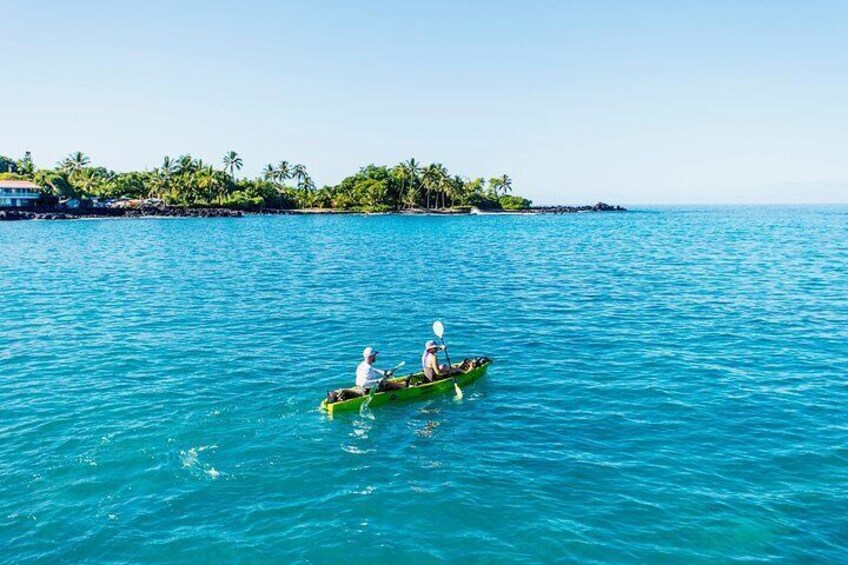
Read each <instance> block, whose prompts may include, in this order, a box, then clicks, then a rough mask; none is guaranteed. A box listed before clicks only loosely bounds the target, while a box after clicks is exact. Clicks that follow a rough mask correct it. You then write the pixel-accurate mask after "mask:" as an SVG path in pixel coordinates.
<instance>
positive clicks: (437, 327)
mask: <svg viewBox="0 0 848 565" xmlns="http://www.w3.org/2000/svg"><path fill="white" fill-rule="evenodd" d="M433 333H434V334H436V337H437V338H439V339H442V336H444V335H445V325H444V324H443V323H441V322H440V321H438V320H436V321H435V322H433Z"/></svg>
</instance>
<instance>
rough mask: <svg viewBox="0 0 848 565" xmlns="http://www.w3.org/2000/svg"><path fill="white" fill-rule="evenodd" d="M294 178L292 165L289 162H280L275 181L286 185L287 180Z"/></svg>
mask: <svg viewBox="0 0 848 565" xmlns="http://www.w3.org/2000/svg"><path fill="white" fill-rule="evenodd" d="M290 178H292V170H291V165H289V162H288V161H280V162H279V163H277V172H276V176H275V179H276V181H277V182H278V183H280V184H285V182H286V181H287V180H289V179H290Z"/></svg>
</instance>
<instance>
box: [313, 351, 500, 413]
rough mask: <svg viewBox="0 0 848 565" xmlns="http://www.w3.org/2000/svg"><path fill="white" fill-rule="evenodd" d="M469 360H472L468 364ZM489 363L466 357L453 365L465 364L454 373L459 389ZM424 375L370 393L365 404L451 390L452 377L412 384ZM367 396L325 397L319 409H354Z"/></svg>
mask: <svg viewBox="0 0 848 565" xmlns="http://www.w3.org/2000/svg"><path fill="white" fill-rule="evenodd" d="M469 361H471V362H472V363H471V364H470V365H469ZM474 361H477V362H474ZM491 364H492V361H491V359H487V358H481V359H479V360H473V359H466V360H465V361H463V363H458V364H455V365H453V368H454V369H459V368H460V367H461V366H463V365H465V366H466V367H467V369H466V370H464V372H461V373H457V374H456V382H457V384H458V385H459V386H460V388H464V387H466V386H467V385H470V384H471V383H473V382H474V381H477V380H479V379H481V378H483V377H484V376H485V375H486V370H487V369H488V368H489V365H491ZM423 376H424V374H423V373H415V374H413V375H409V376H408V377H412V378H411V382H412V383H413V384H412V385H411V386H409V387H407V388H401V389H397V390H387V391H385V392H375V393H374V394H373V395H371V396H370V398H371V401H370V402H369V403H368V408H373V407H375V406H382V405H384V404H392V403H395V402H402V401H405V400H414V399H417V398H427V397H430V396H434V395H437V394H444V393H453V392H454V386H453V378H451V377H448V378H445V379H440V380H438V381H435V382H432V383H421V384H415V382H416V380H421V379H422V378H423ZM408 377H407V376H404V377H395V378H393V379H389V381H391V382H395V383H403V382H404V381H405V380H406V379H407V378H408ZM368 398H369V395H367V394H366V395H365V396H358V397H356V398H351V399H348V400H339V401H336V402H329V399H328V398H325V399H324V400H323V401H322V402H321V406H320V408H321V410H324V411H326V412H327V413H328V414H329V415H330V416H332V415H333V414H334V413H335V412H351V411H357V410H359V409H360V408H361V407H362V404H363V403H364V402H365V401H366V400H367V399H368Z"/></svg>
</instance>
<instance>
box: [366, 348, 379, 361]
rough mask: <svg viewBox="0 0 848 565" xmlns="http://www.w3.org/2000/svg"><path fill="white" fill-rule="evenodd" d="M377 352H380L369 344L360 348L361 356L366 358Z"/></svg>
mask: <svg viewBox="0 0 848 565" xmlns="http://www.w3.org/2000/svg"><path fill="white" fill-rule="evenodd" d="M378 353H380V352H379V351H377V350H376V349H374V348H373V347H371V346H370V345H369V346H368V347H366V348H365V349H363V350H362V357H363V358H364V359H368V358H369V357H372V356H374V355H377V354H378Z"/></svg>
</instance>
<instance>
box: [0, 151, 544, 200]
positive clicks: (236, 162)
mask: <svg viewBox="0 0 848 565" xmlns="http://www.w3.org/2000/svg"><path fill="white" fill-rule="evenodd" d="M220 162H221V164H222V165H223V167H222V168H220V169H219V168H216V167H215V166H214V165H212V164H211V163H205V162H203V160H201V159H198V158H195V157H193V156H192V155H180V156H179V157H176V158H172V157H169V156H165V157H164V158H163V159H162V162H161V164H160V165H159V166H158V167H155V168H153V169H152V170H145V171H128V172H116V171H113V170H111V169H108V168H106V167H102V166H98V165H95V164H93V162H92V160H91V158H90V157H89V156H88V155H86V154H85V153H84V152H82V151H75V152H73V153H70V154H69V155H68V156H67V157H66V158H65V159H63V160H61V161H60V162H58V163H56V165H55V166H54V167H52V168H46V169H39V168H37V167H35V166H34V164H33V161H32V157H31V155H30V154H29V152H27V154H26V155H25V156H24V157H23V158H21V159H18V160H15V159H11V158H8V157H4V156H1V155H0V172H2V173H7V174H12V175H14V176H15V177H17V178H22V179H28V180H32V181H33V182H35V183H37V184H39V185H41V186H43V187H44V188H45V189H46V191H47V192H48V193H50V194H51V195H53V196H56V197H59V198H68V197H76V198H82V199H92V198H104V199H109V198H131V199H144V198H158V199H161V200H162V201H163V202H165V203H166V204H168V205H172V206H220V207H226V208H238V209H259V208H289V209H290V208H334V209H341V210H354V211H397V210H411V209H429V210H433V209H447V208H458V207H465V208H468V207H471V206H477V207H480V208H487V209H499V208H503V209H520V208H526V207H529V206H530V204H531V203H530V201H529V200H526V199H524V198H521V197H518V196H513V195H510V194H508V193H509V192H511V191H512V179H511V178H510V177H509V176H508V175H506V174H504V175H501V176H498V177H492V178H490V179H489V180H488V181H487V180H485V179H484V178H483V177H478V178H466V177H463V176H462V175H457V174H451V173H450V172H449V171H448V169H447V168H446V167H445V166H444V165H443V164H441V163H431V164H428V165H423V164H422V163H420V162H418V161H417V160H415V159H409V160H408V161H404V162H402V163H398V164H397V165H394V166H391V167H389V166H384V165H375V164H369V165H366V166H364V167H362V168H361V169H360V170H359V171H357V172H356V173H355V174H353V175H351V176H348V177H346V178H344V179H342V181H341V182H339V183H338V184H336V185H332V186H324V187H321V188H318V187H317V186H316V185H315V183H314V182H313V180H312V177H311V176H310V174H309V172H308V170H307V168H306V166H304V165H303V164H300V163H293V162H290V161H286V160H281V161H279V162H278V163H276V164H274V163H269V164H267V165H266V166H265V167H264V168H263V169H262V173H261V175H260V176H259V177H258V178H254V179H250V178H238V176H237V175H238V172H239V171H240V170H241V168H242V166H243V164H244V161H243V159H242V157H241V156H240V155H239V154H238V153H236V152H235V151H229V152H227V154H226V155H224V156H223V158H222V160H221V161H220Z"/></svg>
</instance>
